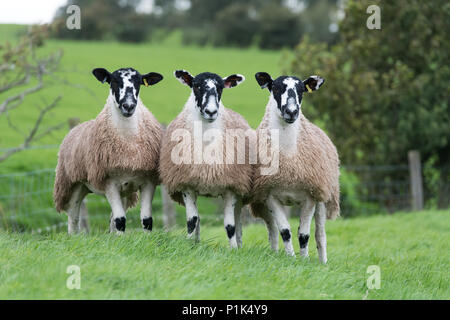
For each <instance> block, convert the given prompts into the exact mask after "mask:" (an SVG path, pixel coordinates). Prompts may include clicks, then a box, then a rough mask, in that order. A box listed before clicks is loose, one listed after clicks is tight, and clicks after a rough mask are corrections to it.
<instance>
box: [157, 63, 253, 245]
mask: <svg viewBox="0 0 450 320" xmlns="http://www.w3.org/2000/svg"><path fill="white" fill-rule="evenodd" d="M174 75H175V77H176V78H177V79H178V80H179V81H180V82H181V83H182V84H184V85H187V86H188V87H190V88H191V90H192V91H191V94H190V97H189V99H188V100H187V102H186V104H185V106H184V108H183V110H182V111H181V113H180V114H178V116H177V117H176V118H175V119H174V120H173V121H172V122H171V123H170V124H169V126H168V127H167V129H166V131H165V133H164V135H163V140H162V141H163V142H162V146H161V156H160V175H161V180H162V183H163V184H164V185H165V186H166V187H167V190H168V192H169V194H170V196H171V198H172V199H173V200H175V201H176V202H178V203H180V204H181V205H184V206H185V207H186V218H187V233H188V238H194V239H195V240H196V241H199V240H200V217H199V214H198V209H197V205H196V199H197V196H199V195H200V196H209V197H219V196H221V197H222V198H223V200H224V226H225V230H226V233H227V236H228V239H229V243H230V246H231V248H237V247H240V246H242V226H241V222H240V212H241V208H242V206H243V205H244V204H245V201H246V200H245V199H246V196H247V195H248V193H249V191H250V188H251V177H252V166H251V164H250V163H249V161H248V153H247V152H246V150H247V149H245V150H244V152H245V155H244V158H245V159H240V160H242V161H239V160H238V161H236V162H237V163H235V161H234V154H235V153H236V151H237V153H238V155H237V157H238V158H239V157H240V155H242V154H241V153H239V152H240V151H241V149H239V150H236V149H238V148H239V146H238V147H236V145H228V142H229V141H230V140H229V138H230V137H232V135H233V133H236V132H237V138H238V140H239V138H242V137H243V136H244V135H245V134H251V133H252V132H253V133H254V130H252V129H251V128H250V126H249V125H248V123H247V121H246V120H245V119H244V118H243V117H242V116H241V115H240V114H238V113H236V112H234V111H232V110H230V109H227V108H225V107H224V106H223V104H222V102H221V95H222V91H223V89H224V88H232V87H235V86H237V85H239V84H240V83H242V82H243V81H244V80H245V78H244V76H242V75H239V74H234V75H231V76H229V77H227V78H223V79H222V78H221V77H220V76H218V75H217V74H214V73H209V72H204V73H200V74H198V75H197V76H195V77H193V76H192V75H191V74H190V73H189V72H187V71H185V70H177V71H175V72H174ZM224 135H226V138H227V139H224ZM192 138H193V139H192ZM233 139H234V138H233ZM244 139H245V137H244ZM255 140H256V135H255ZM192 141H193V143H192ZM226 141H228V142H226ZM245 141H247V140H245ZM245 141H244V144H245V148H248V144H246V142H245ZM208 142H209V143H208ZM238 143H239V141H238ZM233 144H234V140H233ZM241 147H242V145H241ZM203 150H204V151H203ZM211 150H213V151H214V152H213V151H211ZM209 151H211V154H210V156H211V158H210V157H209V155H208V154H207V153H208V152H209ZM213 153H214V155H213ZM180 154H181V156H180ZM224 157H226V158H227V160H226V163H225V161H224ZM228 160H232V161H228Z"/></svg>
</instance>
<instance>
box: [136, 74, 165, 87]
mask: <svg viewBox="0 0 450 320" xmlns="http://www.w3.org/2000/svg"><path fill="white" fill-rule="evenodd" d="M162 79H163V76H162V75H160V74H159V73H156V72H150V73H147V74H144V75H142V80H141V85H142V84H143V85H144V86H146V87H148V86H152V85H154V84H157V83H158V82H160V81H161V80H162Z"/></svg>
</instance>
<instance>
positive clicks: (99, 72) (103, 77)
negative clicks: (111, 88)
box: [92, 68, 111, 83]
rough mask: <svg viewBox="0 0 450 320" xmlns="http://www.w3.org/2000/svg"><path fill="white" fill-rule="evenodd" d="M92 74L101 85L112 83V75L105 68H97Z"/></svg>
mask: <svg viewBox="0 0 450 320" xmlns="http://www.w3.org/2000/svg"><path fill="white" fill-rule="evenodd" d="M92 74H93V75H94V76H95V77H96V78H97V80H98V81H100V82H101V83H105V82H108V83H111V73H109V71H108V70H106V69H103V68H96V69H94V70H92Z"/></svg>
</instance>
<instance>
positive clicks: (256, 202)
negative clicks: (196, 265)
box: [251, 72, 339, 263]
mask: <svg viewBox="0 0 450 320" xmlns="http://www.w3.org/2000/svg"><path fill="white" fill-rule="evenodd" d="M255 77H256V80H257V82H258V83H259V85H260V86H261V88H263V89H264V88H267V89H269V91H270V97H269V102H268V104H267V107H266V113H265V115H264V118H263V120H262V122H261V124H260V125H259V127H258V129H257V132H258V136H260V135H261V134H262V132H263V131H267V130H276V131H277V132H278V135H279V167H278V171H277V172H275V173H274V174H273V175H261V174H260V173H259V172H260V170H258V168H260V167H261V166H260V165H259V164H257V165H256V168H255V176H254V180H253V190H252V200H251V201H252V204H251V208H252V212H253V213H254V215H255V216H257V217H261V218H262V219H263V220H264V221H265V222H266V224H267V228H268V231H269V241H270V243H271V247H272V249H274V250H277V249H278V232H277V231H279V232H280V234H281V237H282V239H283V241H284V245H285V249H286V252H287V253H288V254H289V255H295V254H294V249H293V247H292V241H291V228H290V225H289V222H288V220H287V218H286V216H285V214H284V209H283V207H282V206H283V205H289V206H291V205H293V204H300V205H301V214H300V227H299V229H298V238H299V242H300V255H301V256H304V257H306V256H308V241H309V235H310V226H311V219H312V217H313V215H314V214H315V221H316V233H315V238H316V243H317V249H318V254H319V260H320V261H321V262H323V263H326V261H327V252H326V234H325V220H326V218H329V219H332V218H336V217H337V216H338V215H339V157H338V154H337V151H336V148H335V146H334V145H333V143H332V142H331V140H330V139H329V138H328V136H327V135H326V134H325V133H324V132H323V131H322V130H321V129H320V128H319V127H317V126H315V125H314V124H312V123H311V122H309V121H308V120H307V119H306V118H305V117H304V116H303V114H302V112H301V109H300V107H301V102H302V95H303V93H304V92H312V91H315V90H317V89H319V87H320V86H321V85H322V84H323V82H324V80H323V79H322V78H321V77H318V76H311V77H309V78H308V79H306V80H304V81H301V80H300V79H298V78H296V77H289V76H282V77H279V78H277V79H275V80H272V78H271V77H270V75H269V74H268V73H265V72H259V73H257V74H256V75H255ZM259 142H260V140H259Z"/></svg>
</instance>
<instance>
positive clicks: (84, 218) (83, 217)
mask: <svg viewBox="0 0 450 320" xmlns="http://www.w3.org/2000/svg"><path fill="white" fill-rule="evenodd" d="M78 228H79V229H80V231H84V232H86V233H89V219H88V211H87V208H86V203H85V202H84V201H82V202H81V206H80V221H79V222H78Z"/></svg>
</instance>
